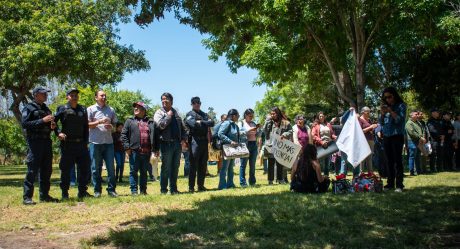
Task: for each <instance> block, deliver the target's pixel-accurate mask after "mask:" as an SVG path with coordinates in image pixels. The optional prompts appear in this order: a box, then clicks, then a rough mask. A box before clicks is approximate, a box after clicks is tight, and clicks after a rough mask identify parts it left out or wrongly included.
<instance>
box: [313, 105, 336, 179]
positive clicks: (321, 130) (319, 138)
mask: <svg viewBox="0 0 460 249" xmlns="http://www.w3.org/2000/svg"><path fill="white" fill-rule="evenodd" d="M311 135H312V137H313V143H314V144H315V145H316V146H318V147H323V148H324V149H326V148H327V147H329V145H330V143H331V142H334V141H335V140H337V136H336V135H335V132H334V129H333V128H332V125H331V124H330V123H329V122H327V121H326V115H324V113H323V112H318V114H316V117H315V122H314V124H313V128H312V129H311ZM320 162H321V166H322V168H323V170H324V174H325V175H329V167H330V164H331V159H330V156H326V157H324V158H323V159H321V160H320Z"/></svg>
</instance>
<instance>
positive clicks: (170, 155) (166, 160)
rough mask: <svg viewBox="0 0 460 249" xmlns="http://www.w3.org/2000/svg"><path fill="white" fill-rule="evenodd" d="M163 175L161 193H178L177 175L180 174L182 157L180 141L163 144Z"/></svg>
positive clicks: (161, 175)
mask: <svg viewBox="0 0 460 249" xmlns="http://www.w3.org/2000/svg"><path fill="white" fill-rule="evenodd" d="M160 147H161V173H160V187H161V189H160V191H161V193H166V192H168V180H169V189H170V191H171V193H172V192H177V175H178V173H179V164H180V155H181V153H182V148H181V144H180V142H179V141H174V142H164V141H163V142H161V146H160Z"/></svg>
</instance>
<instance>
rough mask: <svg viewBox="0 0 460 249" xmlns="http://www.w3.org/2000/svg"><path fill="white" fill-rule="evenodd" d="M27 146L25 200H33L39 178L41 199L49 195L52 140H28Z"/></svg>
mask: <svg viewBox="0 0 460 249" xmlns="http://www.w3.org/2000/svg"><path fill="white" fill-rule="evenodd" d="M27 145H28V151H27V173H26V178H25V180H24V195H23V198H24V199H26V198H32V196H33V195H34V182H35V178H37V176H39V179H40V189H39V191H40V198H43V197H46V196H48V194H49V191H50V178H51V173H52V171H53V169H52V160H53V153H52V151H51V139H37V140H27ZM69 177H70V172H69Z"/></svg>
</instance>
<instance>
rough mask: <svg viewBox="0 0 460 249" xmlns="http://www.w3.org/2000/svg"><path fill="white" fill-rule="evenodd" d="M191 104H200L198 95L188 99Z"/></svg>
mask: <svg viewBox="0 0 460 249" xmlns="http://www.w3.org/2000/svg"><path fill="white" fill-rule="evenodd" d="M190 102H191V103H192V104H195V103H197V104H201V100H200V97H193V98H192V99H191V101H190Z"/></svg>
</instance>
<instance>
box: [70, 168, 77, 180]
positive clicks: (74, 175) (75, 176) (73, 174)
mask: <svg viewBox="0 0 460 249" xmlns="http://www.w3.org/2000/svg"><path fill="white" fill-rule="evenodd" d="M75 169H76V168H75V164H74V165H72V167H71V168H70V182H72V183H74V184H75V183H76V182H77V173H76V172H75Z"/></svg>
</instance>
